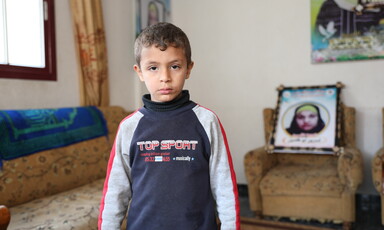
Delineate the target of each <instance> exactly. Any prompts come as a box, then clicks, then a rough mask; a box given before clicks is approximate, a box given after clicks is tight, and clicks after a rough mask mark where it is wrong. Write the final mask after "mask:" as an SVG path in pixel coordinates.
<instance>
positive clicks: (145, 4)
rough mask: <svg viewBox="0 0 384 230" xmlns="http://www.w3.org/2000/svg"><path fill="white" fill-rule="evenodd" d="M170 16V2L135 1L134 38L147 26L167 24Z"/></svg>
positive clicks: (165, 0) (159, 0) (156, 0)
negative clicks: (160, 23)
mask: <svg viewBox="0 0 384 230" xmlns="http://www.w3.org/2000/svg"><path fill="white" fill-rule="evenodd" d="M170 16H171V3H170V0H136V37H137V36H138V35H139V34H140V33H141V31H143V30H144V28H146V27H147V26H150V25H153V24H156V23H158V22H169V21H170Z"/></svg>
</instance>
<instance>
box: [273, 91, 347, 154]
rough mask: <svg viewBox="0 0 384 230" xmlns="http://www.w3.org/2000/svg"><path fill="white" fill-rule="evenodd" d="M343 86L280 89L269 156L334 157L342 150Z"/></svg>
mask: <svg viewBox="0 0 384 230" xmlns="http://www.w3.org/2000/svg"><path fill="white" fill-rule="evenodd" d="M342 88H343V84H341V83H337V84H335V85H323V86H303V87H284V86H280V87H279V88H278V89H277V90H278V101H277V106H276V109H275V113H274V121H273V124H274V125H273V130H272V132H271V136H270V138H269V142H268V143H267V151H268V152H269V153H304V154H334V155H338V154H339V152H340V151H341V146H340V139H341V137H340V133H341V132H340V131H341V130H340V129H341V121H340V116H341V112H340V110H341V102H340V94H341V89H342Z"/></svg>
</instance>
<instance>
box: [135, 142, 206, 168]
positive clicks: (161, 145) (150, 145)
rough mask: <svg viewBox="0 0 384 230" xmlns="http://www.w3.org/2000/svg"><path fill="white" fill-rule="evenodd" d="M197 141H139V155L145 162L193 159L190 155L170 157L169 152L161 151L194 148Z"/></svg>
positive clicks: (189, 160)
mask: <svg viewBox="0 0 384 230" xmlns="http://www.w3.org/2000/svg"><path fill="white" fill-rule="evenodd" d="M197 144H198V141H195V140H163V141H158V140H152V141H139V142H137V146H138V147H139V151H140V152H142V153H140V156H141V157H143V159H144V161H145V162H157V163H160V162H170V161H171V160H172V161H188V162H191V161H194V160H195V158H194V157H191V156H176V157H172V158H171V156H170V155H171V153H170V152H162V151H165V150H184V151H190V150H196V146H197ZM144 151H157V152H144Z"/></svg>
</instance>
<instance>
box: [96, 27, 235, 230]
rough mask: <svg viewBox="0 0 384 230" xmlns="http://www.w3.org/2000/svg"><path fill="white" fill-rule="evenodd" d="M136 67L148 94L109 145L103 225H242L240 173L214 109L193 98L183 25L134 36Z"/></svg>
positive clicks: (165, 229) (140, 228)
mask: <svg viewBox="0 0 384 230" xmlns="http://www.w3.org/2000/svg"><path fill="white" fill-rule="evenodd" d="M135 57H136V64H135V65H134V69H135V71H136V72H137V74H138V76H139V78H140V80H141V81H142V82H144V83H145V85H146V87H147V89H148V91H149V94H147V95H144V96H143V102H144V107H143V108H141V109H139V110H137V111H136V112H135V113H133V114H131V115H130V116H128V117H127V118H125V119H124V120H123V121H122V122H121V123H120V127H119V130H118V133H117V136H116V140H115V144H114V146H113V148H112V151H111V156H110V160H109V163H108V170H107V177H106V180H105V185H104V191H103V198H102V201H101V205H100V215H99V229H101V230H104V229H105V230H107V229H108V230H110V229H120V225H121V222H122V220H123V219H124V216H125V214H126V212H127V209H128V207H129V209H128V217H127V229H128V230H190V229H201V230H216V229H218V227H217V224H216V211H217V214H218V218H219V219H220V222H221V229H222V230H224V229H228V230H229V229H230V230H237V229H240V220H239V203H238V198H237V187H236V177H235V173H234V170H233V167H232V160H231V156H230V152H229V148H228V144H227V141H226V137H225V132H224V130H223V128H222V126H221V124H220V122H219V120H218V118H217V117H216V115H215V114H214V113H212V112H211V111H209V110H208V109H205V108H203V107H201V106H199V105H197V104H196V103H194V102H192V101H190V100H189V93H188V91H187V90H183V86H184V82H185V80H186V79H188V78H189V75H190V73H191V70H192V68H193V64H194V63H193V62H192V61H191V48H190V44H189V41H188V38H187V36H186V35H185V34H184V32H183V31H182V30H180V29H179V28H178V27H176V26H174V25H172V24H170V23H158V24H155V25H153V26H150V27H147V28H146V29H145V30H144V31H143V32H142V33H141V34H140V35H139V36H138V38H137V39H136V42H135Z"/></svg>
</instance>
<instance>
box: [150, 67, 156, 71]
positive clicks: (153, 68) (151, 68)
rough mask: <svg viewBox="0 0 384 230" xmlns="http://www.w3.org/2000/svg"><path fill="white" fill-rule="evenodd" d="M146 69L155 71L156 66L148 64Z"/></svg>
mask: <svg viewBox="0 0 384 230" xmlns="http://www.w3.org/2000/svg"><path fill="white" fill-rule="evenodd" d="M148 70H150V71H155V70H157V67H156V66H150V67H148Z"/></svg>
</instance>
